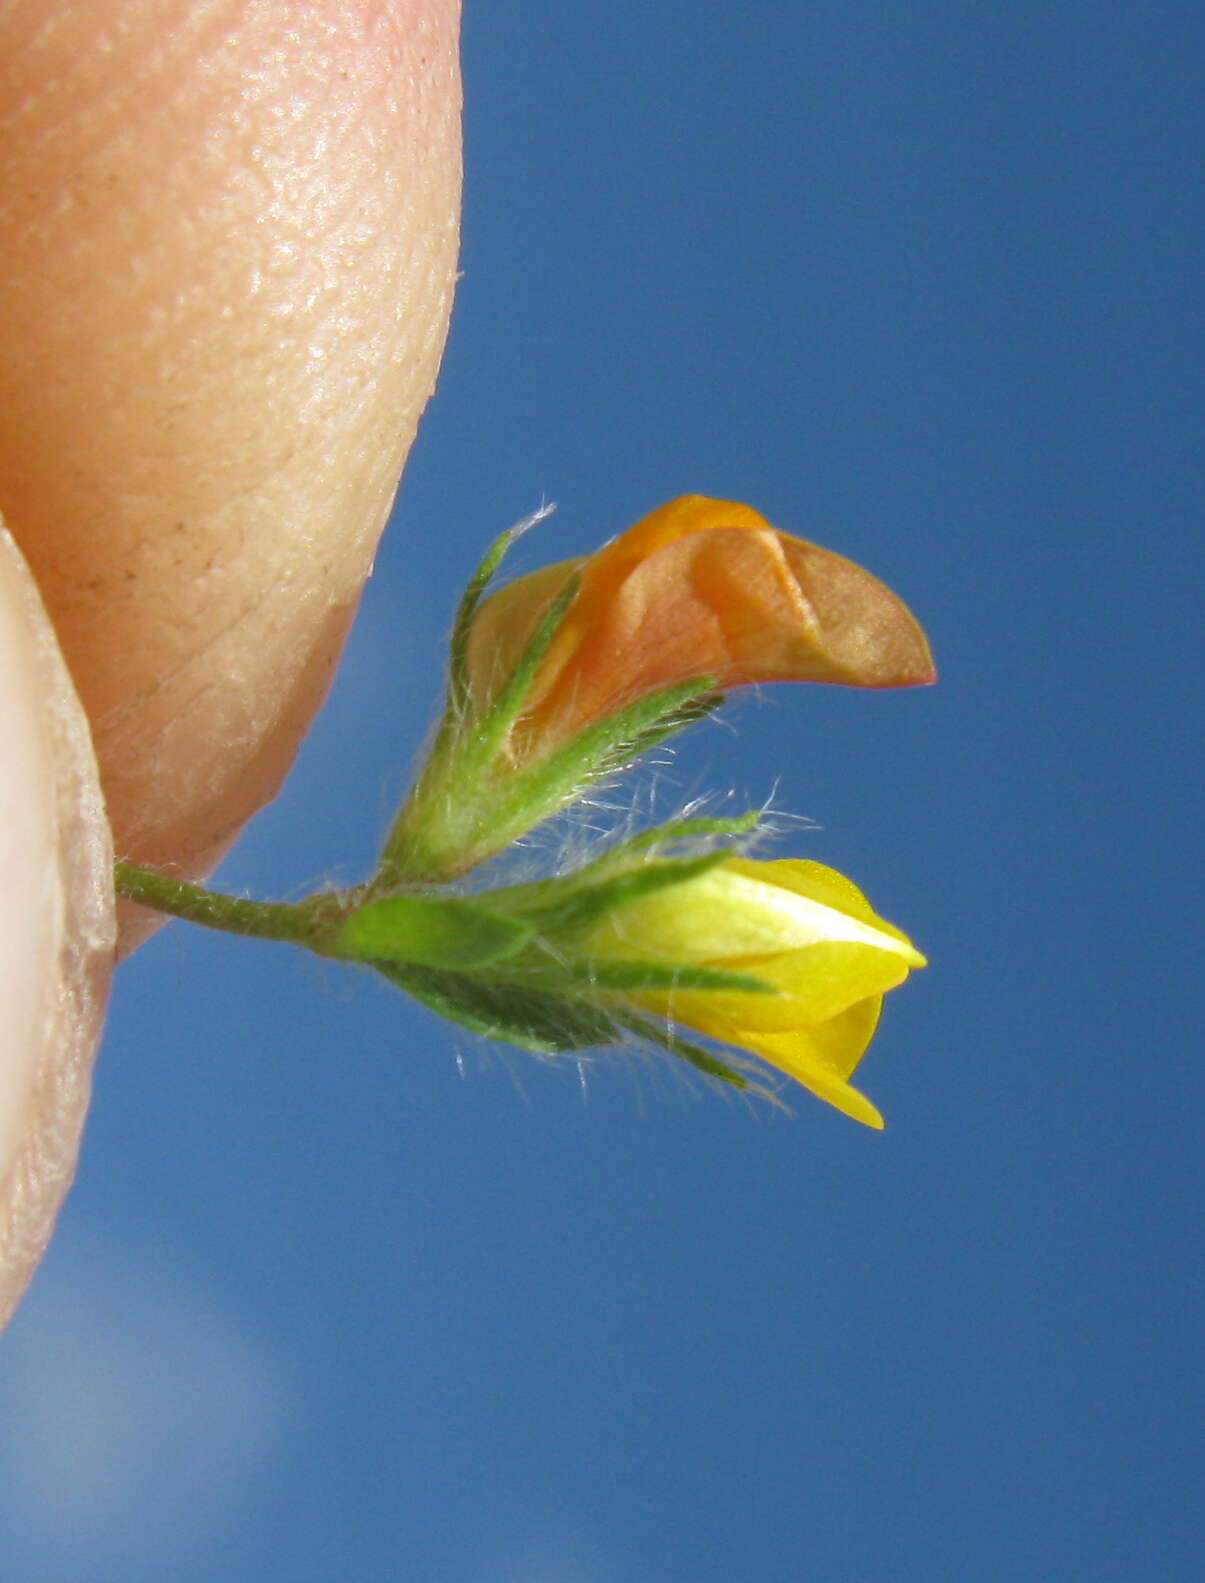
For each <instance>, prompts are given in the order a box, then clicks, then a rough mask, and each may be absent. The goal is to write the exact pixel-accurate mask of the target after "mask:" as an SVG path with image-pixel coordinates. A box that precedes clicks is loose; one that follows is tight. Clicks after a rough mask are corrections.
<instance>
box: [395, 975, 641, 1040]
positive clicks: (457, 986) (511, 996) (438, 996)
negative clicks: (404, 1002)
mask: <svg viewBox="0 0 1205 1583" xmlns="http://www.w3.org/2000/svg"><path fill="white" fill-rule="evenodd" d="M374 966H375V967H376V968H377V971H378V972H380V973H383V974H384V975H385V977H386V978H388V979H389V980H391V982H393V983H394V984H397V985H398V987H399V988H401V989H404V990H405V991H406V992H407V993H408V994H410V995H413V996H414V998H415V999H416V1000H421V1001H422V1002H423V1004H424V1005H426V1006H429V1007H430V1008H431V1010H432V1011H436V1012H438V1013H439V1014H440V1016H441V1017H447V1018H449V1019H450V1020H451V1021H452V1022H458V1023H460V1024H461V1026H462V1027H465V1028H470V1029H472V1031H473V1032H474V1033H479V1034H484V1035H485V1036H486V1037H488V1038H491V1039H505V1040H506V1041H507V1043H509V1044H517V1045H518V1046H519V1047H520V1049H523V1050H533V1051H535V1052H536V1053H537V1054H540V1055H560V1054H563V1053H564V1052H565V1051H568V1050H582V1049H586V1048H587V1047H588V1046H590V1045H600V1044H615V1043H617V1041H618V1040H619V1037H620V1030H619V1027H618V1026H617V1024H616V1023H615V1021H614V1020H613V1019H612V1018H611V1017H609V1016H608V1015H607V1014H606V1012H604V1011H603V1010H602V1008H601V1007H599V1006H596V1005H593V1004H591V1002H590V1001H588V1000H586V999H583V998H581V997H577V996H569V995H558V994H556V993H553V992H549V991H547V990H542V989H529V988H527V987H526V986H523V985H519V984H516V983H515V982H514V981H513V980H512V979H506V980H502V979H497V978H488V977H486V976H485V975H481V976H478V975H475V974H474V975H469V974H467V973H450V972H440V971H438V970H437V969H434V968H425V967H410V966H405V967H403V966H400V965H397V964H394V963H389V962H377V963H375V964H374Z"/></svg>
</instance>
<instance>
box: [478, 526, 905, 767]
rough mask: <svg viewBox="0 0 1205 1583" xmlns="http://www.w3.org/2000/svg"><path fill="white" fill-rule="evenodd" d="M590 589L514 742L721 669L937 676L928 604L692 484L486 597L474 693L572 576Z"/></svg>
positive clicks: (877, 680)
mask: <svg viewBox="0 0 1205 1583" xmlns="http://www.w3.org/2000/svg"><path fill="white" fill-rule="evenodd" d="M573 577H576V578H578V579H579V587H578V589H577V592H576V594H575V596H574V598H573V601H572V603H571V604H570V605H569V607H568V610H567V611H566V613H565V615H564V617H563V619H562V620H561V622H560V624H559V626H558V628H557V631H556V634H555V636H554V637H553V639H552V642H551V643H550V645H549V647H548V650H547V652H546V653H545V655H544V657H543V660H542V662H541V664H540V666H539V669H538V670H537V672H536V674H535V677H534V678H533V681H532V684H531V686H530V688H529V690H528V692H527V695H526V697H525V699H524V703H523V708H522V711H521V712H520V714H519V716H518V718H517V720H516V722H515V725H514V728H513V730H512V732H511V734H510V738H509V740H508V743H507V749H508V753H509V756H510V759H511V760H512V762H518V763H525V762H528V761H530V760H531V759H533V758H537V757H539V756H540V755H541V754H543V753H546V752H547V751H549V749H550V748H551V747H552V746H554V745H555V744H557V743H560V742H563V741H565V740H566V739H567V738H569V737H570V736H572V735H573V733H574V732H576V731H580V730H581V729H582V728H583V727H584V726H587V725H589V724H590V723H591V722H593V721H596V720H599V719H602V718H604V717H605V716H607V715H609V714H613V713H615V712H617V711H619V710H622V709H623V708H624V707H625V706H627V705H629V704H631V703H632V702H633V700H635V699H637V698H639V697H641V696H642V695H644V694H647V693H650V692H652V691H654V690H656V689H659V688H664V687H668V686H671V685H672V684H674V683H677V682H685V681H688V680H689V679H691V678H694V677H708V678H709V679H710V681H711V684H712V686H713V687H714V688H716V689H728V688H732V687H738V686H742V685H744V684H747V683H750V682H787V681H794V682H837V683H841V684H844V685H846V686H852V687H909V686H915V685H917V684H921V683H926V682H932V681H933V680H934V678H935V675H936V672H935V670H934V667H933V659H932V655H931V654H930V652H929V646H928V644H927V643H926V641H925V635H924V633H923V632H922V630H921V628H920V626H919V624H918V623H917V621H916V619H915V617H914V616H913V615H912V613H911V612H910V611H909V610H908V608H907V606H906V605H904V603H903V602H902V600H900V599H899V598H898V597H897V596H896V595H895V594H893V593H892V592H891V590H890V589H889V588H887V587H886V586H885V585H884V584H883V583H881V582H880V581H879V580H878V578H877V577H872V576H871V574H870V573H869V572H867V571H864V570H863V569H862V567H860V566H857V565H855V564H854V562H853V561H849V560H846V559H845V557H844V556H842V555H837V554H835V553H834V552H833V551H832V550H826V549H822V548H821V547H820V546H819V545H816V544H809V543H808V542H807V541H806V540H804V539H798V538H795V537H793V536H792V535H791V534H789V533H781V532H779V530H778V529H777V528H775V527H773V526H771V524H770V523H769V522H768V521H767V520H766V518H765V517H763V516H762V515H761V513H760V512H758V511H755V510H754V509H753V508H752V506H746V505H742V504H741V503H740V502H738V501H733V500H713V499H710V498H709V497H708V496H706V495H682V496H680V497H679V498H678V499H676V500H671V501H669V502H668V503H667V504H666V505H663V506H660V507H658V508H657V510H656V511H653V512H651V513H650V514H649V515H648V516H647V517H644V518H642V519H641V520H640V521H639V522H637V523H635V524H634V526H632V527H630V528H628V530H627V531H626V532H625V533H621V534H620V535H619V537H618V538H615V539H612V540H611V542H610V543H609V544H606V545H604V546H603V548H602V549H600V550H598V551H596V552H595V553H594V554H593V555H590V556H586V557H583V558H581V559H578V560H571V561H562V562H560V563H559V564H557V565H554V566H546V567H544V568H543V569H542V570H540V571H537V572H532V573H530V574H529V575H528V576H526V577H521V578H519V579H517V580H516V581H515V582H513V583H510V584H508V585H507V586H506V587H504V588H501V589H500V590H498V592H496V593H494V594H492V595H491V596H490V597H489V598H488V599H487V600H485V601H484V602H483V604H482V605H481V608H480V609H479V610H478V612H477V614H476V617H475V619H474V622H473V627H472V630H471V634H470V639H469V647H468V666H469V676H470V680H471V688H472V692H473V694H474V696H476V697H487V696H489V695H490V694H492V693H493V692H494V691H496V689H497V688H498V686H499V685H500V684H501V682H502V680H503V679H504V678H505V677H506V676H508V675H509V674H510V673H511V671H512V670H513V668H514V666H515V665H516V664H517V662H518V660H519V656H520V655H521V654H522V652H523V649H524V647H525V645H526V643H527V642H528V640H529V639H530V636H531V634H532V632H533V631H534V629H535V628H536V626H537V625H538V623H539V621H540V618H541V617H542V615H543V614H544V612H545V611H546V610H547V609H548V607H549V605H550V604H551V603H552V602H553V600H555V598H556V597H557V595H558V594H559V593H560V592H561V591H562V589H564V587H565V586H566V584H567V583H568V582H569V580H570V578H573Z"/></svg>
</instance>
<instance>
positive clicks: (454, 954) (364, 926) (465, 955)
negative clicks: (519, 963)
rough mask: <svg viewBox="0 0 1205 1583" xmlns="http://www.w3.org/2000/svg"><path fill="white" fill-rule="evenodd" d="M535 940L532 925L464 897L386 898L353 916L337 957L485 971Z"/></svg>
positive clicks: (338, 941) (340, 936)
mask: <svg viewBox="0 0 1205 1583" xmlns="http://www.w3.org/2000/svg"><path fill="white" fill-rule="evenodd" d="M531 937H532V928H531V925H530V924H527V923H522V922H520V921H519V920H518V919H516V918H511V917H509V916H508V915H507V914H506V913H504V912H498V911H497V910H496V909H494V908H493V907H488V906H486V905H484V904H483V903H482V902H478V901H471V900H469V899H467V898H465V897H463V896H423V895H413V896H412V895H397V896H386V897H384V898H383V899H381V900H380V901H370V902H366V903H365V904H364V906H363V907H360V908H358V909H357V910H356V911H355V912H353V913H351V914H350V915H349V916H348V917H347V918H346V919H345V920H344V922H343V924H342V927H341V928H340V929H339V931H338V933H337V934H336V935H335V938H334V941H333V954H334V955H337V956H345V957H350V958H352V959H353V960H355V961H359V962H395V963H407V964H411V965H415V966H422V967H436V968H453V969H455V968H476V967H485V966H487V965H488V964H490V963H492V962H499V961H502V960H504V959H505V958H506V957H509V956H513V955H514V954H515V952H516V951H518V950H521V949H522V947H523V946H525V945H526V944H527V942H528V941H529V940H530V939H531Z"/></svg>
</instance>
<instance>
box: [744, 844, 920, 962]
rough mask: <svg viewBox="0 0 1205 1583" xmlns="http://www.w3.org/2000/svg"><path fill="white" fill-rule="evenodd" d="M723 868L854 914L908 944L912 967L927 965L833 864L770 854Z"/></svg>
mask: <svg viewBox="0 0 1205 1583" xmlns="http://www.w3.org/2000/svg"><path fill="white" fill-rule="evenodd" d="M724 868H725V870H726V871H728V872H731V873H735V874H744V875H747V876H749V877H750V878H753V879H756V880H758V881H760V882H761V883H763V884H768V885H777V886H779V887H780V888H782V889H783V890H789V891H791V892H792V893H793V894H795V895H797V896H804V897H806V898H808V899H809V900H810V901H814V902H819V903H821V904H822V905H824V906H826V907H831V908H833V910H834V911H835V912H842V913H844V914H845V915H846V916H847V917H849V918H856V919H858V921H859V922H860V923H866V924H870V925H871V927H872V928H874V929H876V930H879V931H881V932H882V933H884V934H888V935H891V936H892V937H893V938H894V939H896V940H900V941H902V942H903V943H904V945H906V946H907V947H908V950H909V952H910V956H909V960H910V961H911V963H912V966H913V967H924V966H926V962H925V958H924V957H923V956H922V955H921V954H920V952H919V951H918V950H917V949H916V947H915V946H914V945H913V944H912V942H911V940H909V938H908V936H907V935H906V934H905V933H904V931H903V930H902V929H897V928H896V926H895V925H894V924H893V923H888V922H887V920H886V918H881V917H880V916H879V914H878V913H877V912H875V910H874V908H873V907H872V906H871V905H870V902H869V901H868V900H867V898H866V894H865V892H864V891H862V890H859V888H858V886H857V885H855V884H854V882H853V880H852V879H847V878H846V876H845V875H844V874H841V873H839V872H838V871H837V870H836V869H835V868H829V867H828V865H827V864H826V863H816V862H813V861H812V860H811V859H810V858H805V857H780V858H772V859H770V860H769V861H767V862H759V861H758V860H757V859H755V858H742V857H732V858H729V859H728V860H727V862H726V863H725V864H724Z"/></svg>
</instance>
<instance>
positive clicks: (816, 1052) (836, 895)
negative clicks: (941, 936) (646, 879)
mask: <svg viewBox="0 0 1205 1583" xmlns="http://www.w3.org/2000/svg"><path fill="white" fill-rule="evenodd" d="M585 944H586V946H587V948H588V949H589V950H590V951H591V952H592V953H593V954H595V955H596V956H600V957H603V958H618V959H623V960H626V961H639V960H642V959H644V960H649V959H656V960H659V961H662V962H672V963H675V964H680V965H682V966H689V967H708V968H718V969H723V970H726V971H728V972H732V973H743V974H748V975H749V976H750V977H753V978H756V979H759V980H761V981H762V982H763V983H764V984H766V985H767V986H768V987H769V989H770V990H771V991H776V992H777V993H757V992H749V991H742V990H733V989H714V990H713V989H690V988H676V987H671V988H659V989H656V990H644V991H640V992H638V993H636V994H634V995H632V996H631V997H630V998H631V999H632V1000H634V1001H635V1002H636V1003H637V1004H638V1005H640V1006H642V1007H644V1008H645V1009H647V1010H649V1011H653V1012H655V1013H656V1014H657V1015H658V1016H661V1017H664V1018H667V1019H668V1020H669V1021H671V1022H673V1023H682V1024H685V1025H686V1026H687V1027H690V1028H694V1029H696V1030H698V1031H699V1032H701V1033H705V1034H708V1035H710V1036H711V1037H713V1038H716V1039H721V1040H723V1041H724V1042H725V1043H727V1044H732V1045H736V1046H738V1047H739V1048H741V1049H743V1050H747V1051H749V1052H751V1053H752V1054H753V1055H756V1056H760V1057H761V1058H762V1060H764V1061H767V1062H769V1063H770V1065H772V1066H775V1067H777V1068H778V1069H779V1070H780V1071H782V1072H785V1073H786V1074H787V1076H788V1077H792V1078H794V1079H795V1080H796V1081H797V1082H799V1083H802V1084H803V1085H804V1087H805V1088H809V1089H811V1091H812V1092H813V1093H814V1094H817V1095H818V1096H819V1097H820V1098H821V1099H825V1100H827V1101H828V1102H829V1104H831V1105H836V1106H837V1108H838V1109H840V1110H843V1111H845V1112H846V1114H847V1115H850V1116H853V1117H855V1118H856V1119H857V1120H858V1121H864V1122H866V1123H867V1124H868V1125H869V1126H872V1127H881V1126H882V1125H883V1118H882V1117H881V1116H880V1114H879V1112H878V1111H877V1110H876V1109H875V1107H874V1106H873V1105H872V1104H871V1103H870V1101H869V1100H868V1099H866V1098H865V1097H864V1096H863V1095H862V1094H860V1093H859V1092H858V1090H857V1089H855V1088H853V1087H852V1086H851V1084H850V1082H849V1078H850V1076H851V1074H852V1073H853V1071H854V1068H855V1067H856V1066H857V1064H858V1062H859V1061H860V1060H861V1058H862V1055H863V1053H864V1052H865V1050H866V1047H867V1045H868V1044H869V1043H870V1039H871V1036H872V1035H873V1033H874V1030H875V1026H876V1024H877V1023H878V1019H879V1011H880V1008H881V1006H882V1003H883V996H884V994H885V993H886V992H887V991H888V990H889V989H894V988H895V987H896V986H897V985H899V984H902V983H903V982H904V980H905V979H906V978H907V977H908V974H909V972H910V971H911V969H912V968H914V967H924V965H925V958H924V957H923V956H922V955H921V954H920V952H919V951H918V950H917V949H916V948H915V946H914V945H913V944H912V942H911V941H910V940H909V939H908V937H907V936H906V935H905V934H902V933H901V932H900V930H899V929H897V928H895V926H894V925H893V924H890V923H887V922H886V921H885V920H884V919H882V918H880V917H879V916H878V914H877V913H876V912H875V911H874V909H873V908H872V907H871V905H870V903H869V902H868V901H867V899H866V897H865V896H864V895H863V893H862V892H861V891H860V890H859V889H858V887H857V886H856V885H855V884H853V882H852V881H851V880H848V879H846V878H845V876H844V875H842V874H839V873H837V871H836V870H835V869H831V868H827V867H825V865H824V864H823V863H814V862H810V861H808V860H807V859H804V858H779V859H774V860H770V861H757V860H754V859H751V858H742V857H730V858H726V859H725V860H724V861H723V862H721V863H719V864H717V865H716V866H715V867H713V868H710V869H708V870H707V871H706V872H704V873H702V874H699V875H696V876H694V877H692V878H689V879H686V880H684V881H683V882H682V883H681V884H679V885H672V886H668V887H665V888H663V889H658V890H655V891H652V892H651V893H648V894H645V895H643V896H640V897H638V898H637V899H636V900H634V901H633V902H632V903H630V904H629V905H626V906H624V905H621V906H618V907H616V908H615V909H614V910H612V911H611V912H609V913H608V914H607V915H606V916H605V917H604V918H603V919H602V920H601V922H600V923H599V924H598V925H597V926H596V927H595V928H594V929H593V930H592V932H591V933H590V935H589V936H588V937H587V940H586V942H585Z"/></svg>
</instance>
